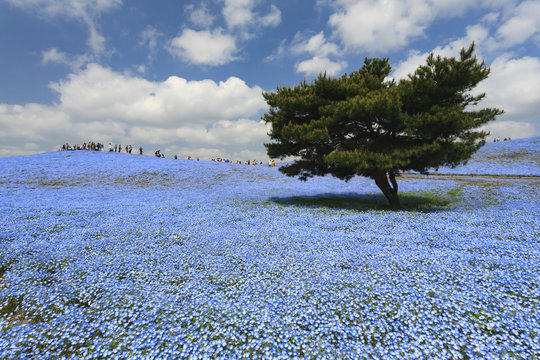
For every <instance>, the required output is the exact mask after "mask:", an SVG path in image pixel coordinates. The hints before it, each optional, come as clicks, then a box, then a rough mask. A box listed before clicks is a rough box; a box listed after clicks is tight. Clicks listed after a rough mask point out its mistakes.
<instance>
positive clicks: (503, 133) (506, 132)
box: [480, 120, 536, 139]
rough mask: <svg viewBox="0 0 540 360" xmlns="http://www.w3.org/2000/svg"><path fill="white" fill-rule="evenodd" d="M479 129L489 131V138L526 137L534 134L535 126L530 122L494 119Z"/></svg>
mask: <svg viewBox="0 0 540 360" xmlns="http://www.w3.org/2000/svg"><path fill="white" fill-rule="evenodd" d="M480 130H482V131H487V132H489V137H490V138H496V137H499V138H501V139H504V138H507V137H509V138H512V139H519V138H528V137H531V134H535V133H536V132H535V131H536V130H535V126H534V124H532V123H530V122H523V121H501V120H498V121H495V122H492V123H489V124H487V125H485V126H482V127H480Z"/></svg>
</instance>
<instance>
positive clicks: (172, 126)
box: [0, 64, 268, 155]
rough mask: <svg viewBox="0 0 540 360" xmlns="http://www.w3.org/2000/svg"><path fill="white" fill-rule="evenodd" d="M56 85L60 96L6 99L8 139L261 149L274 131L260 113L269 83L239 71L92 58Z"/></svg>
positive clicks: (0, 113)
mask: <svg viewBox="0 0 540 360" xmlns="http://www.w3.org/2000/svg"><path fill="white" fill-rule="evenodd" d="M50 87H51V88H52V89H53V90H55V91H56V92H58V94H59V102H58V103H57V104H54V105H42V104H26V105H8V104H0V141H1V142H2V143H3V144H7V145H9V144H8V140H9V141H12V142H18V143H21V141H22V139H24V142H28V143H34V144H38V143H39V144H41V145H40V148H39V149H38V150H40V151H49V150H52V149H51V148H52V147H55V146H57V145H59V144H62V143H64V142H66V141H70V139H73V140H71V141H80V142H83V141H86V140H96V141H103V142H110V141H111V142H120V143H135V144H137V143H138V144H155V146H156V147H157V146H159V147H161V148H164V147H165V146H184V147H186V148H194V149H195V148H198V147H210V148H216V147H217V148H218V149H221V150H222V151H229V152H231V153H232V152H234V151H240V150H241V149H250V148H251V149H253V148H256V149H259V150H257V151H260V149H261V148H262V143H263V142H264V141H265V139H266V137H267V136H266V133H267V131H268V129H267V126H266V124H264V123H262V122H261V121H260V120H258V119H257V118H258V117H259V116H260V112H261V111H262V110H263V109H265V108H266V103H265V101H264V99H263V97H262V95H261V93H262V89H261V88H259V87H257V86H253V87H250V86H248V85H247V84H246V83H245V82H244V81H243V80H241V79H239V78H235V77H230V78H229V79H227V80H226V81H222V82H219V83H216V82H214V81H212V80H201V81H188V80H186V79H182V78H179V77H176V76H171V77H169V78H168V79H167V80H165V81H161V82H152V81H148V80H146V79H143V78H139V77H136V76H133V75H128V74H121V73H118V72H114V71H112V70H111V69H108V68H105V67H102V66H100V65H98V64H90V65H88V66H87V68H86V69H84V70H83V71H80V72H77V73H73V74H71V75H70V76H69V77H68V78H67V79H65V80H64V81H60V82H55V83H52V84H51V85H50ZM253 118H255V119H257V120H253ZM182 144H183V145H182ZM7 145H6V146H7ZM192 155H193V154H192Z"/></svg>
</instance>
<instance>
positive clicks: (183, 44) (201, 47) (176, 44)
mask: <svg viewBox="0 0 540 360" xmlns="http://www.w3.org/2000/svg"><path fill="white" fill-rule="evenodd" d="M169 50H170V52H171V53H173V54H175V55H178V56H180V57H181V58H182V59H184V60H185V61H188V62H191V63H194V64H199V65H212V66H217V65H223V64H226V63H228V62H231V61H233V60H235V59H236V57H235V53H236V51H237V49H236V40H235V38H234V37H233V36H231V35H227V34H224V33H223V31H222V30H221V29H216V30H214V31H208V30H204V31H195V30H192V29H185V30H184V31H183V32H182V35H180V36H178V37H176V38H174V39H172V40H171V45H170V48H169Z"/></svg>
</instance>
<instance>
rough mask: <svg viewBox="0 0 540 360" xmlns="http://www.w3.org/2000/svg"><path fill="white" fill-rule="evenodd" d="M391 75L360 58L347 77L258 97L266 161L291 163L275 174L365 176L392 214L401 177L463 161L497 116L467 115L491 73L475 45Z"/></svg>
mask: <svg viewBox="0 0 540 360" xmlns="http://www.w3.org/2000/svg"><path fill="white" fill-rule="evenodd" d="M390 72H391V67H390V64H389V61H388V59H378V58H373V59H368V58H366V59H365V61H364V65H363V66H362V68H360V69H359V70H357V71H353V72H352V73H350V74H348V75H343V76H341V77H339V78H332V77H329V76H327V75H326V74H320V75H319V76H318V77H317V78H316V79H315V80H314V81H313V82H312V83H307V82H306V81H305V80H304V81H303V82H301V83H300V84H299V85H297V86H295V87H293V88H291V87H287V86H284V87H278V89H277V91H276V92H269V93H264V94H263V96H264V98H265V100H266V102H267V103H268V105H269V107H270V108H269V111H268V112H267V113H266V114H264V116H263V120H264V121H266V122H267V123H269V124H271V126H272V129H271V131H270V134H269V135H270V138H271V139H272V141H271V142H270V143H267V144H265V146H266V148H267V152H268V155H269V156H270V157H271V158H281V159H283V158H288V157H292V158H294V159H295V161H293V162H292V163H290V164H289V165H285V166H282V167H281V168H280V170H281V171H282V172H283V173H285V174H287V175H289V176H298V177H299V178H300V179H302V180H306V179H307V178H309V177H312V176H322V175H326V174H331V175H333V176H336V177H338V178H340V179H343V180H349V179H351V178H352V177H353V176H356V175H360V176H366V177H370V178H372V179H374V180H375V182H376V184H377V186H379V188H380V189H381V191H382V192H383V193H384V195H385V196H386V197H387V198H388V201H389V202H390V205H391V206H392V207H395V208H398V207H399V206H400V204H399V197H398V185H397V181H396V175H397V174H398V173H399V172H401V171H407V170H415V171H419V172H425V171H427V169H429V168H437V167H439V166H443V165H444V166H456V165H458V164H462V163H464V162H466V161H467V159H469V158H470V156H471V155H472V154H473V153H474V152H476V151H477V150H478V149H479V148H480V147H481V146H482V145H483V144H484V143H485V137H486V136H487V135H488V134H487V133H486V132H483V131H479V130H477V129H478V127H479V126H481V125H483V124H485V123H487V122H489V121H492V120H494V119H495V117H496V116H497V115H499V114H501V113H502V110H499V109H490V108H485V109H478V110H476V109H475V110H471V106H474V105H477V104H478V102H479V101H480V100H481V99H482V98H483V97H484V96H485V94H479V95H472V93H471V91H472V90H473V89H474V88H475V87H476V85H477V84H478V83H479V82H481V81H482V80H484V79H486V78H487V77H488V75H489V72H490V70H489V68H488V67H487V66H486V65H485V64H484V62H480V61H479V60H478V59H477V58H476V57H475V56H474V43H473V44H471V46H470V47H469V48H468V49H462V50H461V53H460V58H459V59H456V58H446V57H444V58H442V57H440V56H434V55H433V54H431V55H429V56H428V58H427V59H426V64H425V65H422V66H420V67H419V68H418V69H417V70H416V71H415V72H414V73H413V74H411V75H409V77H408V79H404V80H401V81H399V83H396V82H395V81H393V80H388V79H387V78H388V75H389V74H390Z"/></svg>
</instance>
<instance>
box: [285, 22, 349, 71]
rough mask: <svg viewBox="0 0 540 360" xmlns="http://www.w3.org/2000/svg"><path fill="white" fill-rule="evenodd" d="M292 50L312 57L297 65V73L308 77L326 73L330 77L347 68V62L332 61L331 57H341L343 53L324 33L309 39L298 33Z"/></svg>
mask: <svg viewBox="0 0 540 360" xmlns="http://www.w3.org/2000/svg"><path fill="white" fill-rule="evenodd" d="M290 50H291V52H292V53H294V54H297V55H302V54H305V53H308V54H310V55H311V56H312V57H311V58H310V59H307V60H303V61H301V62H299V63H297V64H296V71H297V72H302V73H305V74H306V75H317V74H319V73H321V72H325V71H326V73H327V74H329V75H336V74H338V73H340V72H341V71H342V70H343V69H344V68H345V67H346V66H347V63H346V62H345V61H338V60H332V59H331V57H339V56H340V55H341V51H340V49H339V47H338V46H337V45H336V44H335V43H332V42H328V41H327V40H326V37H325V36H324V33H323V32H322V31H321V32H320V33H318V34H316V35H313V36H311V37H309V38H306V36H305V35H303V34H301V33H297V34H296V35H295V37H294V39H293V41H292V44H291V46H290Z"/></svg>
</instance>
